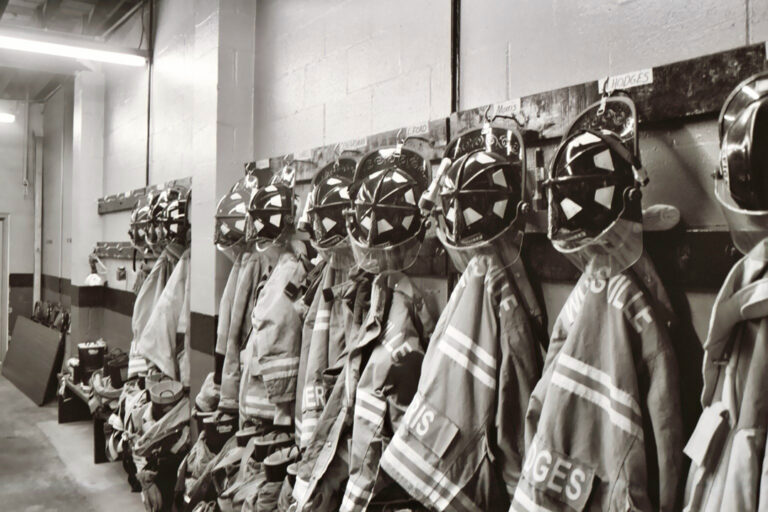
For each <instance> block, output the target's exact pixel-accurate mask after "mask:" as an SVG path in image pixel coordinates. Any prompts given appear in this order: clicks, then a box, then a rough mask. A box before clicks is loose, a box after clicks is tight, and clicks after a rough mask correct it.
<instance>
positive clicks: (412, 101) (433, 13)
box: [254, 0, 450, 158]
mask: <svg viewBox="0 0 768 512" xmlns="http://www.w3.org/2000/svg"><path fill="white" fill-rule="evenodd" d="M256 24H257V28H256V34H257V36H256V37H257V41H256V48H257V50H256V51H257V55H256V89H257V90H256V105H255V108H256V116H255V123H256V124H255V128H254V136H255V152H256V155H257V157H259V158H263V157H267V156H273V155H279V154H282V153H287V152H290V151H294V150H299V149H305V148H310V147H314V146H319V145H321V144H326V143H333V142H337V141H341V140H346V139H350V138H354V137H359V136H362V135H366V134H371V133H376V132H380V131H384V130H388V129H392V128H397V127H399V126H404V125H409V124H414V123H418V122H421V121H424V120H427V119H431V118H438V117H444V116H447V115H448V114H449V112H450V2H449V1H448V0H423V1H418V2H414V1H406V0H393V1H388V2H381V1H377V0H346V1H341V0H322V1H318V0H291V1H287V2H286V1H277V0H260V1H259V3H258V15H257V19H256Z"/></svg>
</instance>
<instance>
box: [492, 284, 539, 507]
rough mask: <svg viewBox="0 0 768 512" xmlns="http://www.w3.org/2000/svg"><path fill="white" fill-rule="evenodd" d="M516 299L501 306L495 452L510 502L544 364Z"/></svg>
mask: <svg viewBox="0 0 768 512" xmlns="http://www.w3.org/2000/svg"><path fill="white" fill-rule="evenodd" d="M517 303H518V301H517V299H516V298H515V297H514V295H509V296H508V297H502V300H501V303H500V305H499V308H498V311H499V326H500V331H499V336H500V343H499V345H500V356H501V360H502V364H501V365H500V368H501V371H500V374H499V386H498V388H497V393H498V397H497V402H496V403H497V409H496V421H495V424H496V443H495V444H496V446H495V450H494V452H496V454H495V455H496V457H497V459H498V460H499V464H498V467H499V468H500V470H501V473H502V476H503V478H504V483H505V485H506V488H507V493H508V495H509V499H510V500H511V499H512V497H513V495H514V493H515V489H516V488H517V482H518V481H519V480H520V473H521V471H522V467H523V458H524V456H525V446H526V445H525V418H526V411H527V409H528V403H529V401H530V398H531V394H532V393H533V389H534V386H535V385H536V382H538V380H539V378H540V377H541V371H542V366H543V364H544V362H543V360H542V356H541V351H540V350H539V348H538V343H537V341H536V339H535V337H534V335H533V333H532V331H531V328H530V325H529V324H528V319H527V316H526V315H525V314H524V313H523V311H521V307H520V306H519V305H517Z"/></svg>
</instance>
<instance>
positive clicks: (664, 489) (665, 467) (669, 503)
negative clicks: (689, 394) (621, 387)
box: [645, 332, 683, 512]
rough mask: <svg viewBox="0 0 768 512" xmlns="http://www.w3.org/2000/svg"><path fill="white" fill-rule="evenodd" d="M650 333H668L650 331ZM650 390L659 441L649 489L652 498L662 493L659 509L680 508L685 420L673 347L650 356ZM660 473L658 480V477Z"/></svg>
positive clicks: (650, 408) (648, 402)
mask: <svg viewBox="0 0 768 512" xmlns="http://www.w3.org/2000/svg"><path fill="white" fill-rule="evenodd" d="M647 335H649V336H658V335H662V336H663V335H664V334H663V333H658V332H656V333H649V334H647ZM645 364H646V368H647V371H648V392H647V395H646V396H647V398H646V407H647V409H648V415H649V419H650V422H651V428H652V429H653V437H654V440H655V441H656V443H655V446H656V454H655V455H656V463H657V467H658V470H657V471H651V470H649V471H648V473H649V477H650V479H649V482H648V493H649V495H650V496H651V499H652V501H654V502H655V501H656V500H655V499H654V498H655V497H656V496H658V504H659V510H660V511H662V512H667V511H668V512H671V511H673V510H676V507H675V501H676V499H677V490H678V484H679V483H680V477H681V466H682V449H683V441H682V422H681V418H680V395H679V390H680V387H679V386H678V377H677V362H676V361H675V357H674V354H673V352H672V350H671V347H670V348H669V349H667V350H662V351H660V352H658V353H657V354H656V355H655V356H653V357H652V358H650V359H647V360H646V363H645ZM654 476H657V478H658V481H654V480H655V478H654Z"/></svg>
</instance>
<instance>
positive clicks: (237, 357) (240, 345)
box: [216, 251, 267, 413]
mask: <svg viewBox="0 0 768 512" xmlns="http://www.w3.org/2000/svg"><path fill="white" fill-rule="evenodd" d="M239 261H240V264H239V265H238V263H237V261H236V262H235V265H236V267H233V268H232V272H231V273H230V278H229V280H228V281H227V287H230V286H231V288H230V289H229V293H231V294H232V295H231V303H230V304H229V306H228V308H226V309H225V310H224V312H223V313H222V312H220V313H219V318H220V319H221V318H223V317H222V315H223V314H227V317H228V318H227V319H226V320H220V322H222V323H220V324H219V326H218V332H217V340H216V352H217V353H219V354H224V368H223V369H222V375H221V398H220V401H219V410H221V411H223V412H227V413H233V412H237V410H238V407H239V392H240V376H241V372H242V370H241V367H242V362H241V352H242V350H243V349H244V348H245V345H246V342H247V340H248V334H249V332H250V330H251V312H252V311H253V307H254V305H255V303H256V299H257V298H258V294H259V285H260V283H262V282H263V279H264V278H265V277H266V275H265V273H266V271H267V268H266V265H262V260H261V257H260V256H259V253H258V252H256V251H253V252H245V253H243V254H242V256H241V257H240V259H239ZM235 272H236V274H235ZM233 274H235V275H233ZM233 278H234V282H233ZM225 293H227V292H226V291H225ZM222 301H223V299H222Z"/></svg>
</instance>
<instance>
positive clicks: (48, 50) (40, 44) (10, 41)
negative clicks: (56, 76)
mask: <svg viewBox="0 0 768 512" xmlns="http://www.w3.org/2000/svg"><path fill="white" fill-rule="evenodd" d="M0 48H2V49H6V50H17V51H20V52H30V53H42V54H45V55H55V56H57V57H69V58H72V59H78V60H92V61H97V62H108V63H110V64H121V65H123V66H144V65H145V64H146V63H147V59H146V57H144V56H142V55H138V54H136V53H129V52H120V51H112V50H100V49H97V48H89V47H87V46H81V45H76V44H62V43H51V42H47V41H40V40H38V39H32V38H29V37H17V36H7V35H0Z"/></svg>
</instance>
